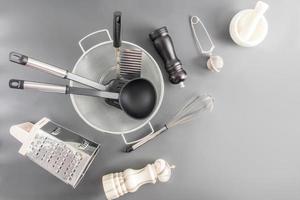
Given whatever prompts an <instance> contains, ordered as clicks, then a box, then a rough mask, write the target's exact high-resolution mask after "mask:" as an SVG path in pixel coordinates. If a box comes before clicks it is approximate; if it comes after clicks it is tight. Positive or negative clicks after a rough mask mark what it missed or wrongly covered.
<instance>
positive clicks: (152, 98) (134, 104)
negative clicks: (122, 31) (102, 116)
mask: <svg viewBox="0 0 300 200" xmlns="http://www.w3.org/2000/svg"><path fill="white" fill-rule="evenodd" d="M9 60H10V61H12V62H15V63H18V64H21V65H25V66H29V67H32V68H36V69H39V70H42V71H45V72H47V73H50V74H52V75H55V76H58V77H61V78H64V79H69V80H73V81H75V82H78V83H80V84H83V85H86V86H89V87H92V88H94V89H89V88H78V87H70V86H57V85H52V84H45V83H37V82H26V81H22V80H20V81H19V83H16V81H10V83H9V86H10V87H11V88H14V89H37V90H40V91H44V92H55V93H64V94H77V95H87V96H96V97H105V98H111V99H119V104H120V106H121V108H122V110H123V111H124V112H125V113H126V114H128V115H129V116H131V117H133V118H136V119H143V118H146V117H147V116H149V115H150V114H151V113H152V111H153V109H154V107H155V104H156V91H155V88H154V86H153V84H152V83H151V82H150V81H148V80H147V79H143V78H137V79H133V80H130V81H128V82H127V83H125V84H124V85H123V87H122V88H121V90H120V93H114V92H108V91H105V89H106V86H104V85H102V84H99V83H97V82H95V81H92V80H89V79H87V78H84V77H81V76H79V75H76V74H73V73H70V72H68V71H66V70H63V69H61V68H58V67H55V66H52V65H49V64H46V63H43V62H41V61H38V60H35V59H33V58H29V57H28V56H25V55H22V54H19V53H16V52H11V53H10V55H9ZM48 86H50V87H48Z"/></svg>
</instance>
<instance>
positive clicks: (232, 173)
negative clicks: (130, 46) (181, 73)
mask: <svg viewBox="0 0 300 200" xmlns="http://www.w3.org/2000/svg"><path fill="white" fill-rule="evenodd" d="M267 3H269V4H270V9H269V11H268V12H267V14H266V17H267V19H268V22H269V34H268V36H267V38H266V40H265V41H264V42H263V43H262V44H261V45H260V46H258V47H255V48H242V47H238V46H237V45H235V44H234V43H233V42H232V41H231V39H230V36H229V33H228V26H229V22H230V19H231V17H232V16H233V15H234V14H235V13H236V12H237V11H239V10H241V9H244V8H251V7H253V6H254V4H255V1H250V0H244V1H238V0H218V1H217V0H211V1H209V0H206V1H205V0H193V1H192V0H186V1H180V0H176V1H175V0H172V1H171V0H168V1H159V0H152V1H150V0H149V1H145V0H130V1H129V0H123V1H117V0H110V1H109V0H106V1H101V0H90V1H79V0H76V1H75V0H64V1H60V0H51V1H50V0H48V1H46V0H39V1H34V0H27V1H23V0H9V1H4V0H2V1H1V6H0V27H1V31H0V67H1V73H0V92H1V97H0V105H1V106H0V133H1V134H0V199H3V200H4V199H5V200H21V199H22V200H34V199H49V200H50V199H51V200H52V199H64V200H68V199H70V200H71V199H72V200H77V199H78V200H81V199H85V200H88V199H89V200H91V199H105V196H104V193H103V189H102V184H101V183H100V178H101V177H102V176H103V175H105V174H106V173H109V172H116V171H120V170H124V169H126V168H128V167H132V168H141V167H144V165H145V164H147V163H148V162H153V161H154V160H155V159H157V158H164V159H166V160H167V161H169V162H170V163H172V164H175V165H176V166H177V168H176V169H175V171H174V173H173V176H172V178H171V180H170V182H168V183H166V184H162V183H161V184H155V185H147V186H145V187H142V188H140V189H139V191H138V192H136V193H134V194H128V195H126V196H124V197H123V198H122V199H149V200H150V199H174V200H175V199H176V200H177V199H178V200H179V199H205V200H219V199H223V200H224V199H230V200H247V199H249V200H250V199H251V200H252V199H261V200H268V199H272V200H275V199H282V200H283V199H285V200H286V199H300V159H299V152H300V145H299V140H300V135H299V134H300V130H299V114H298V113H299V109H300V102H299V98H300V94H299V89H300V78H299V74H300V67H299V63H300V56H299V50H300V37H299V35H300V25H299V19H300V14H299V13H300V12H299V7H300V1H296V0H289V1H270V0H268V1H267ZM118 9H119V10H121V11H122V12H123V39H124V40H126V41H130V42H133V43H136V44H138V45H140V46H142V47H143V48H145V49H146V50H147V51H149V52H150V54H151V55H153V56H154V58H155V59H156V60H157V61H158V63H159V64H160V66H162V62H161V60H160V58H159V57H158V55H157V53H156V52H155V50H154V48H153V46H152V44H151V43H150V41H149V39H148V33H149V32H150V31H152V30H153V29H155V28H159V27H160V26H162V25H167V26H168V29H169V31H170V33H171V36H172V37H173V40H174V43H175V47H176V51H177V54H178V56H179V58H180V59H181V60H182V62H183V63H184V67H185V69H186V70H187V71H188V74H189V77H188V80H187V81H186V88H185V89H179V87H177V86H172V85H171V84H170V83H169V82H168V81H166V76H165V91H166V92H165V97H164V101H163V104H162V107H161V109H160V111H159V113H158V114H157V116H156V117H155V119H154V120H153V123H154V124H155V125H156V126H159V125H162V124H163V122H164V121H165V120H166V119H169V118H170V117H171V116H173V114H174V113H175V110H176V109H178V108H179V107H180V106H181V105H182V104H184V102H185V101H186V100H187V99H189V98H190V97H192V96H193V95H195V94H201V93H205V92H207V93H210V94H212V95H213V96H214V97H215V98H216V104H215V110H214V112H212V113H205V114H202V115H201V116H200V117H199V118H198V119H197V120H195V121H193V122H191V123H189V124H185V125H182V126H180V127H176V128H174V129H172V130H169V132H168V133H167V134H164V135H162V136H160V137H159V138H157V139H155V140H154V141H152V142H151V143H148V144H147V145H145V146H144V147H143V148H142V149H139V150H138V151H136V152H134V153H131V154H125V153H122V152H121V149H122V148H123V146H124V145H123V143H122V138H121V137H119V136H115V135H108V134H103V133H99V132H97V131H95V130H93V129H92V128H91V127H89V126H88V125H86V124H85V123H84V122H83V121H82V120H81V119H80V118H79V116H78V115H77V114H76V112H75V110H74V109H73V107H72V105H71V101H70V99H69V98H68V97H66V96H63V95H54V94H45V93H38V92H33V91H26V92H25V91H24V92H21V91H16V90H10V89H9V88H8V86H7V85H8V80H9V79H10V78H20V79H28V80H37V81H46V82H53V83H65V82H64V81H63V80H59V79H57V78H55V77H52V76H49V75H47V74H44V73H42V72H39V71H37V70H31V69H25V68H24V67H21V66H18V65H16V64H13V63H10V62H9V61H8V53H9V52H10V51H12V50H16V51H19V52H23V53H25V54H28V55H31V56H33V57H35V58H39V59H41V60H44V61H47V62H49V63H52V64H56V65H58V66H63V67H65V68H66V69H69V70H71V69H72V67H73V66H74V64H75V62H76V61H77V59H78V58H79V57H80V55H81V51H80V48H79V46H78V44H77V42H78V40H79V39H80V38H82V37H83V36H85V35H86V34H88V33H91V32H93V31H95V30H99V29H103V28H107V29H109V30H110V31H112V13H113V11H115V10H118ZM189 15H198V16H199V17H200V18H201V19H202V20H203V21H204V22H205V24H206V26H207V29H208V30H209V32H210V33H211V35H212V38H213V40H214V42H215V44H216V53H218V54H220V55H221V56H223V58H224V60H225V67H224V70H223V71H222V72H221V73H218V74H216V73H210V72H209V71H208V70H206V69H205V60H204V59H203V58H201V57H200V56H199V53H198V51H197V49H196V47H195V44H194V43H195V42H194V40H193V38H192V35H191V30H190V26H189ZM99 112H101V111H99ZM44 116H47V117H49V118H51V119H52V120H53V121H55V122H58V123H61V124H63V125H64V126H65V127H68V128H70V129H72V130H74V131H76V132H79V133H81V134H82V135H85V136H87V137H89V138H91V139H94V140H96V141H98V142H100V143H101V144H102V145H103V146H102V151H101V153H100V154H99V155H98V157H97V158H96V160H95V162H94V163H93V164H92V166H91V168H90V170H89V171H88V172H87V174H86V176H85V178H84V179H83V181H82V182H81V184H80V185H79V186H78V188H77V189H76V190H74V189H72V188H71V187H70V186H68V185H65V184H64V183H62V182H61V181H59V180H57V179H56V178H55V177H53V176H51V175H50V174H48V173H47V172H46V171H44V170H43V169H41V168H40V167H38V166H37V165H35V164H34V163H32V162H31V161H30V160H28V159H26V158H25V157H22V156H21V155H19V154H18V153H17V151H18V149H19V147H20V143H19V142H18V141H17V140H15V139H14V138H13V137H11V136H10V135H9V128H10V126H11V125H14V124H18V123H22V122H25V121H33V122H35V121H37V120H39V119H40V118H42V117H44Z"/></svg>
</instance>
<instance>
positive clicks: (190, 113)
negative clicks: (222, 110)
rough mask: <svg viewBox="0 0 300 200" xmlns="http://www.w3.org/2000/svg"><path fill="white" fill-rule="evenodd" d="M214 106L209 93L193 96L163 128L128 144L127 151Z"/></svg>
mask: <svg viewBox="0 0 300 200" xmlns="http://www.w3.org/2000/svg"><path fill="white" fill-rule="evenodd" d="M213 108H214V98H213V97H211V96H209V95H201V96H196V97H194V98H192V99H191V100H190V101H189V102H188V103H187V104H185V105H184V106H183V107H182V108H181V109H180V110H179V111H178V112H177V114H176V115H175V116H174V117H173V118H172V119H171V120H170V121H168V122H167V123H166V124H165V125H164V126H163V127H162V128H160V129H159V130H157V131H155V132H154V133H152V134H148V135H147V136H145V137H144V138H142V139H141V140H140V141H139V142H137V143H135V144H131V145H128V146H127V147H126V149H125V152H131V151H134V150H135V149H137V148H139V147H141V146H142V145H144V144H145V143H147V142H149V141H150V140H152V139H153V138H155V137H156V136H158V135H160V134H162V133H163V132H165V131H167V130H168V129H169V128H172V127H174V126H176V125H179V124H183V123H186V122H189V121H191V120H192V119H193V118H194V117H195V115H196V114H197V113H199V112H203V111H207V110H208V111H212V110H213Z"/></svg>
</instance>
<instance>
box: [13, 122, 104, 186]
mask: <svg viewBox="0 0 300 200" xmlns="http://www.w3.org/2000/svg"><path fill="white" fill-rule="evenodd" d="M10 133H11V134H12V135H13V136H14V137H15V138H17V139H18V140H19V141H20V142H22V146H21V148H20V150H19V153H20V154H22V155H24V156H27V157H28V158H29V159H31V160H32V161H33V162H35V163H36V164H38V165H39V166H41V167H42V168H44V169H46V170H47V171H48V172H50V173H51V174H53V175H54V176H56V177H57V178H59V179H60V180H62V181H63V182H65V183H67V184H70V185H72V186H73V187H74V188H75V187H76V186H77V185H78V183H79V182H80V181H81V179H82V178H83V176H84V174H85V172H86V171H87V169H88V167H89V166H90V164H91V163H92V161H93V159H94V158H95V156H96V154H97V153H98V151H99V148H100V145H99V144H97V143H95V142H93V141H91V140H88V139H86V138H84V137H82V136H80V135H78V134H77V133H74V132H73V131H71V130H69V129H66V128H64V127H62V126H61V125H59V124H57V123H54V122H52V121H51V120H50V119H48V118H43V119H41V120H40V121H39V122H37V123H36V124H32V123H30V122H26V123H23V124H19V125H15V126H12V127H11V129H10Z"/></svg>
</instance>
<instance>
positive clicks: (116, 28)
mask: <svg viewBox="0 0 300 200" xmlns="http://www.w3.org/2000/svg"><path fill="white" fill-rule="evenodd" d="M121 16H122V13H121V12H120V11H116V12H114V24H113V40H114V41H113V45H114V47H115V48H119V47H120V46H121Z"/></svg>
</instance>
